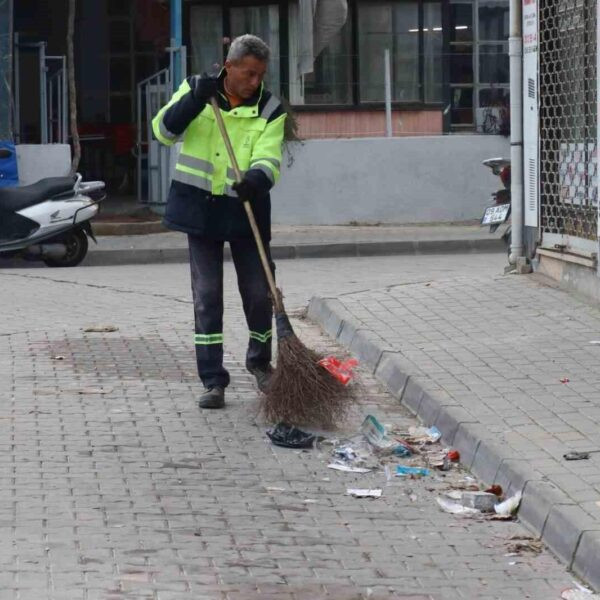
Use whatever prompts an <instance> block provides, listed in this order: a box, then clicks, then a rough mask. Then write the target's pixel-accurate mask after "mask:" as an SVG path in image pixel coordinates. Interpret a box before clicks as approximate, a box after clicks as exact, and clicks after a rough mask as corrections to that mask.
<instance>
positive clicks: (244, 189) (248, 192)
mask: <svg viewBox="0 0 600 600" xmlns="http://www.w3.org/2000/svg"><path fill="white" fill-rule="evenodd" d="M231 187H232V188H233V189H234V190H235V191H236V192H237V195H238V196H239V198H240V200H241V201H242V202H252V201H253V200H256V197H257V196H258V190H257V189H256V185H255V184H254V183H253V182H252V181H250V180H249V179H246V178H244V179H242V181H240V182H239V183H238V182H236V183H234V184H233V185H232V186H231Z"/></svg>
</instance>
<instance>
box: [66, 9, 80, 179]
mask: <svg viewBox="0 0 600 600" xmlns="http://www.w3.org/2000/svg"><path fill="white" fill-rule="evenodd" d="M76 3H77V0H69V24H68V28H67V64H68V71H69V111H70V121H71V138H72V139H73V162H72V163H71V173H72V174H74V173H76V172H77V168H78V167H79V161H80V160H81V145H80V143H79V130H78V129H77V91H76V89H75V59H74V51H73V37H74V32H75V12H76V10H77V6H76Z"/></svg>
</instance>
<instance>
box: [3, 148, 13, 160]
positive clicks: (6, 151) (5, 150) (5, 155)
mask: <svg viewBox="0 0 600 600" xmlns="http://www.w3.org/2000/svg"><path fill="white" fill-rule="evenodd" d="M11 156H12V152H11V151H10V150H9V149H8V148H0V158H10V157H11Z"/></svg>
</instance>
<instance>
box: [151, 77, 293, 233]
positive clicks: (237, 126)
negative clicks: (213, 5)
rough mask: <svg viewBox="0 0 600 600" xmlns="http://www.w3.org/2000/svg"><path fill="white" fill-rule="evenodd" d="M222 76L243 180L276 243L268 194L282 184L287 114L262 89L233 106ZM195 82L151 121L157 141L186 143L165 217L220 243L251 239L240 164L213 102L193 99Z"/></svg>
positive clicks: (226, 116) (223, 103) (221, 99)
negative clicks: (240, 191) (237, 185)
mask: <svg viewBox="0 0 600 600" xmlns="http://www.w3.org/2000/svg"><path fill="white" fill-rule="evenodd" d="M225 75H226V73H225V71H224V70H223V71H222V72H221V75H220V76H219V81H218V85H219V89H220V92H221V93H219V95H218V98H217V100H218V103H219V107H220V109H221V114H222V116H223V120H224V122H225V125H226V127H227V132H228V134H229V137H230V139H231V143H232V146H233V149H234V152H235V155H236V158H237V161H238V164H239V167H240V169H241V170H242V171H243V172H244V176H245V177H247V178H249V179H252V182H253V183H254V185H255V187H256V189H258V190H260V193H259V197H258V198H256V199H253V208H254V211H255V214H256V219H257V222H258V224H259V228H260V229H261V233H262V234H263V236H264V237H265V238H266V239H270V198H269V190H270V188H271V187H272V186H273V185H274V184H275V183H276V182H277V180H278V179H279V174H280V168H281V158H282V156H281V153H282V143H283V132H284V125H285V119H286V115H285V112H284V110H283V108H282V106H281V103H280V101H279V100H278V99H277V98H276V97H275V96H273V95H272V94H271V93H270V92H269V91H267V90H266V89H264V87H263V86H261V87H260V89H259V90H258V91H257V92H256V94H255V95H254V96H253V97H252V98H250V99H249V100H247V101H245V102H244V103H243V104H242V105H240V106H237V107H235V108H232V107H231V106H230V105H229V102H228V100H227V97H226V96H225V94H224V93H223V79H224V77H225ZM195 77H196V76H194V77H190V78H188V79H186V80H185V81H184V82H183V83H182V84H181V86H180V87H179V89H178V90H177V91H176V92H175V93H174V94H173V97H172V98H171V100H170V101H169V103H168V104H167V105H166V106H164V107H163V108H162V109H161V110H160V111H159V112H158V114H157V115H156V116H155V117H154V119H153V121H152V128H153V131H154V134H155V136H156V138H157V139H158V140H159V141H160V142H162V143H163V144H166V145H172V144H174V143H175V142H176V141H179V140H182V141H183V144H182V148H181V152H180V154H179V157H178V158H177V163H176V165H175V170H174V175H173V180H172V183H171V189H170V192H169V198H168V201H167V207H166V211H165V216H164V222H165V224H166V225H167V226H168V227H170V228H171V229H176V230H179V231H184V232H186V233H191V234H195V235H200V236H204V237H209V238H213V239H235V238H245V237H250V236H251V230H250V228H249V225H248V222H247V217H246V214H245V212H244V210H243V207H242V206H241V203H240V201H239V199H238V198H237V194H236V192H235V190H233V188H232V184H233V183H234V182H235V173H234V171H233V166H232V164H231V163H230V161H229V158H228V155H227V150H226V148H225V144H224V142H223V139H222V137H221V134H220V131H219V129H218V126H217V123H216V121H215V117H214V114H213V109H212V107H211V105H210V104H204V105H201V104H199V103H198V102H197V101H196V100H194V98H193V95H192V89H193V87H194V85H195Z"/></svg>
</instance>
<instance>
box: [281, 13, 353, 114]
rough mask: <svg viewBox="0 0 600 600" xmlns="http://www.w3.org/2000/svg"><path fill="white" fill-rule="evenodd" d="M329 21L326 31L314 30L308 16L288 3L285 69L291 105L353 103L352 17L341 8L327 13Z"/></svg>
mask: <svg viewBox="0 0 600 600" xmlns="http://www.w3.org/2000/svg"><path fill="white" fill-rule="evenodd" d="M307 18H308V19H309V23H308V27H307V21H306V20H307ZM329 23H330V27H329V29H328V31H327V32H323V31H314V30H313V20H312V18H310V15H308V17H307V16H306V15H302V14H299V10H298V5H297V4H293V3H292V4H290V6H289V27H288V29H289V48H290V56H289V61H288V68H289V74H290V81H289V94H290V101H291V103H292V104H295V105H302V104H308V105H328V104H329V105H331V104H338V105H343V104H351V103H352V95H353V92H352V90H353V76H352V63H353V60H352V19H351V18H350V15H349V13H345V12H344V11H343V10H340V11H339V12H338V13H337V14H333V15H330V20H329Z"/></svg>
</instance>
